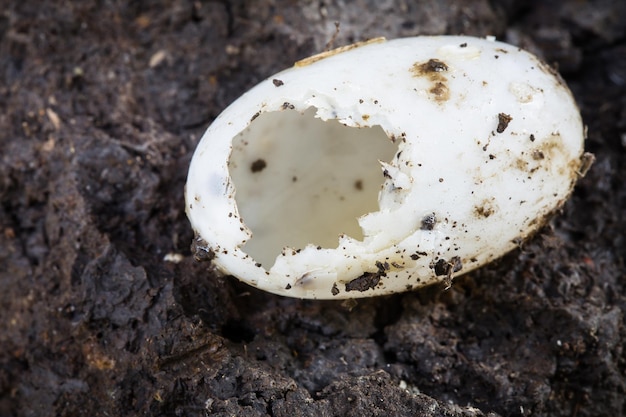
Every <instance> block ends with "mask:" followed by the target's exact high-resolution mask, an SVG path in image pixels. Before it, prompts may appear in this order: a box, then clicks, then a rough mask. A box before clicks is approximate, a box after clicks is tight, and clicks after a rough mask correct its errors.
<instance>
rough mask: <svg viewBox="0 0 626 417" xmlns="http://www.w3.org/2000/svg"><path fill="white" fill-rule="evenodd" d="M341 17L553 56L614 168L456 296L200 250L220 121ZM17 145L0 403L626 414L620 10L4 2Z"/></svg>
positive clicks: (2, 174)
mask: <svg viewBox="0 0 626 417" xmlns="http://www.w3.org/2000/svg"><path fill="white" fill-rule="evenodd" d="M381 4H384V6H382V5H381ZM335 21H339V22H340V32H339V34H338V36H337V37H336V39H335V40H334V45H335V46H339V45H343V44H347V43H349V42H352V41H358V40H362V39H366V38H371V37H375V36H386V37H388V38H395V37H400V36H410V35H418V34H444V33H445V34H459V33H464V34H469V35H479V36H483V35H488V34H491V35H496V36H497V37H498V38H499V39H502V40H506V41H508V42H511V43H514V44H518V45H520V46H523V47H524V48H527V49H529V50H531V51H533V52H535V53H537V54H539V55H540V56H542V57H543V58H544V59H545V60H546V61H548V62H550V63H552V64H554V65H557V66H558V68H559V69H560V71H561V73H562V74H563V76H564V78H565V79H566V81H567V82H568V84H569V85H570V87H571V88H572V90H573V92H574V94H575V96H576V99H577V100H578V102H579V104H580V106H581V109H582V112H583V116H584V119H585V121H586V123H587V124H588V126H589V139H588V142H587V148H588V150H589V151H591V152H593V153H594V154H595V155H596V158H597V161H596V163H595V165H594V166H593V167H592V169H591V170H590V171H589V173H588V175H587V176H586V177H585V178H584V179H583V180H581V181H580V183H579V184H578V187H577V189H576V191H575V193H574V195H573V197H572V199H571V200H570V201H569V202H568V203H567V204H566V206H565V208H564V210H563V212H562V213H561V214H560V215H558V216H557V217H556V218H555V219H554V220H553V221H552V223H551V224H550V225H549V226H548V227H546V228H545V229H544V230H543V231H542V232H541V233H540V234H539V235H538V236H536V237H535V238H533V239H532V240H531V241H529V242H526V243H525V244H524V245H523V246H522V247H521V248H520V250H517V251H515V252H514V253H512V254H510V255H508V256H507V257H505V258H504V259H503V260H501V261H499V262H498V263H496V264H493V265H490V266H488V267H485V268H483V269H482V270H480V271H478V272H476V273H472V274H470V275H468V276H465V277H463V278H459V279H457V280H455V282H454V285H453V286H452V288H450V289H449V290H444V289H443V287H437V286H434V287H429V288H426V289H423V290H420V291H415V292H411V293H406V294H400V295H396V296H390V297H383V298H374V299H367V300H361V301H358V302H357V303H353V304H348V303H337V302H314V301H299V300H293V299H287V298H281V297H277V296H273V295H271V294H266V293H262V292H259V291H256V290H254V289H252V288H249V287H247V286H246V285H244V284H241V283H239V282H237V281H236V280H234V279H232V278H229V277H218V276H216V275H215V274H214V273H212V272H211V271H210V270H209V266H208V265H207V264H206V263H197V262H195V261H194V260H193V258H192V256H191V251H190V243H191V240H192V232H191V229H190V227H189V224H188V222H187V219H186V217H185V213H184V209H183V207H184V204H183V187H184V183H185V176H186V171H187V166H188V163H189V160H190V157H191V154H192V152H193V150H194V147H195V144H196V143H197V141H198V139H199V137H200V135H201V134H202V132H203V130H204V129H205V128H206V126H207V125H208V124H209V123H210V122H211V121H212V120H213V118H214V117H216V116H217V115H218V114H219V112H220V111H221V110H222V109H223V108H224V107H225V106H226V105H227V104H229V103H230V102H231V101H232V100H234V99H235V98H236V97H238V96H239V95H240V94H242V93H243V92H244V91H245V90H246V89H248V88H250V87H251V86H252V85H254V84H255V83H257V82H258V81H260V80H262V79H264V78H266V77H268V76H271V75H272V74H273V73H274V72H276V71H278V70H280V69H282V68H284V67H288V66H290V65H291V64H292V63H293V62H294V61H296V60H298V59H301V58H304V57H306V56H308V55H310V54H313V53H316V52H320V51H322V50H324V48H325V47H326V46H327V43H328V42H329V41H330V40H331V39H332V38H333V34H334V32H335V25H334V22H335ZM0 157H1V160H0V203H1V204H0V415H1V416H77V415H88V416H100V415H102V416H104V415H114V416H138V415H163V416H172V415H176V416H203V415H220V416H230V415H237V416H244V415H245V416H274V417H278V416H290V417H293V416H481V415H496V414H499V415H502V416H522V415H524V416H526V415H528V416H529V415H533V416H535V415H546V416H577V417H578V416H620V415H626V375H625V373H626V353H625V351H624V346H625V345H626V329H625V321H626V320H625V319H626V288H625V286H626V272H625V271H626V267H625V265H624V255H625V254H626V250H625V248H626V240H625V237H624V236H625V231H626V180H625V179H626V164H625V161H626V2H624V1H623V0H590V1H578V0H571V1H565V0H562V1H551V2H545V1H539V0H537V1H523V0H501V1H496V0H492V1H488V0H472V1H464V0H446V1H441V2H434V1H421V0H419V1H414V2H408V1H403V0H391V1H385V2H381V1H374V0H358V1H354V2H339V1H320V0H310V1H306V2H296V1H290V0H264V1H258V0H249V1H232V2H228V1H226V0H224V1H207V2H201V1H191V0H154V1H133V2H126V1H114V0H105V1H73V2H72V1H63V0H58V1H34V0H4V1H3V2H2V6H0ZM167 254H179V255H182V260H181V261H180V262H179V263H174V262H168V261H164V257H165V256H166V255H167Z"/></svg>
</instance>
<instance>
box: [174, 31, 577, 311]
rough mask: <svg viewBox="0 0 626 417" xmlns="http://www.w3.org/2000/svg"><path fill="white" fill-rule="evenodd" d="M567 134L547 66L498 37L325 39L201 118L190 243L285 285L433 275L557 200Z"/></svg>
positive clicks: (471, 259)
mask: <svg viewBox="0 0 626 417" xmlns="http://www.w3.org/2000/svg"><path fill="white" fill-rule="evenodd" d="M583 143H584V128H583V125H582V121H581V117H580V114H579V111H578V108H577V106H576V103H575V101H574V99H573V97H572V94H571V92H570V91H569V90H568V88H567V86H566V85H565V83H564V82H563V80H562V79H561V78H560V77H559V75H558V74H556V73H555V71H554V70H552V69H551V68H550V67H548V66H547V65H546V64H544V63H542V62H541V61H540V60H539V59H537V58H536V57H535V56H533V55H531V54H529V53H528V52H525V51H523V50H521V49H519V48H517V47H515V46H511V45H508V44H505V43H500V42H496V41H493V40H489V39H478V38H472V37H454V36H450V37H448V36H440V37H416V38H406V39H397V40H391V41H386V40H385V39H382V38H380V39H374V40H372V41H368V42H364V43H359V44H354V45H350V46H347V47H342V48H339V49H336V50H333V51H330V52H325V53H323V54H320V55H316V56H312V57H310V58H307V59H304V60H302V61H299V62H297V63H296V64H295V65H294V66H293V67H292V68H289V69H287V70H285V71H282V72H280V73H278V74H276V75H274V76H272V77H270V78H268V79H267V80H265V81H263V82H261V83H260V84H258V85H257V86H256V87H254V88H252V89H251V90H250V91H248V92H247V93H245V94H244V95H243V96H241V97H240V98H239V99H237V100H236V101H235V102H234V103H232V104H231V105H230V106H229V107H228V108H227V109H226V110H224V112H223V113H222V114H221V115H220V116H218V117H217V118H216V119H215V121H214V122H213V123H212V124H211V126H210V127H209V128H208V130H207V131H206V133H205V134H204V136H203V137H202V139H201V141H200V142H199V144H198V147H197V149H196V151H195V153H194V155H193V158H192V161H191V165H190V168H189V176H188V180H187V185H186V191H185V198H186V211H187V215H188V217H189V220H190V222H191V225H192V227H193V230H194V232H195V234H196V238H195V244H194V250H195V252H196V256H197V257H199V258H203V257H204V258H208V259H210V260H211V262H213V264H214V265H215V267H216V268H217V269H218V270H220V271H221V272H222V273H224V274H229V275H233V276H235V277H237V278H239V279H240V280H242V281H244V282H246V283H248V284H250V285H252V286H254V287H257V288H260V289H263V290H266V291H269V292H272V293H275V294H280V295H286V296H292V297H299V298H318V299H333V298H336V299H342V298H355V297H367V296H373V295H382V294H389V293H394V292H400V291H407V290H411V289H414V288H417V287H420V286H423V285H426V284H430V283H433V282H444V283H447V284H449V283H450V282H451V280H452V278H453V276H454V275H459V274H462V273H466V272H468V271H471V270H473V269H475V268H477V267H480V266H481V265H484V264H486V263H488V262H490V261H492V260H494V259H496V258H498V257H501V256H502V255H504V254H505V253H506V252H509V251H510V250H512V249H513V248H515V247H516V246H517V245H518V244H519V243H520V242H521V241H522V240H524V239H525V238H526V237H528V236H529V235H531V234H532V233H533V232H535V231H536V230H537V229H538V228H540V227H541V226H542V225H543V224H544V223H545V221H546V219H548V218H549V217H550V215H551V214H552V213H554V212H555V211H556V210H558V209H559V208H560V207H561V206H562V205H563V204H564V202H565V201H566V199H567V198H568V196H569V195H570V193H571V192H572V188H573V187H574V184H575V183H576V180H577V178H578V176H579V174H580V170H581V169H582V167H583V165H584V161H583V160H584V159H585V158H584V157H583Z"/></svg>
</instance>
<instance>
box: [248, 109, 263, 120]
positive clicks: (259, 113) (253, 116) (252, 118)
mask: <svg viewBox="0 0 626 417" xmlns="http://www.w3.org/2000/svg"><path fill="white" fill-rule="evenodd" d="M260 115H261V112H260V111H258V112H256V113H254V114H253V115H252V117H251V118H250V123H252V122H254V120H255V119H256V118H257V117H259V116H260Z"/></svg>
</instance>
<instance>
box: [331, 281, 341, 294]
mask: <svg viewBox="0 0 626 417" xmlns="http://www.w3.org/2000/svg"><path fill="white" fill-rule="evenodd" d="M330 292H331V293H332V294H333V295H337V294H339V288H337V283H336V282H335V283H334V284H333V287H332V288H331V289H330Z"/></svg>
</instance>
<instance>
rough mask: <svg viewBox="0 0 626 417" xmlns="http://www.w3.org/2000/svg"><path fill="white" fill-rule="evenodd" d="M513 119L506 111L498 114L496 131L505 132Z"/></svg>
mask: <svg viewBox="0 0 626 417" xmlns="http://www.w3.org/2000/svg"><path fill="white" fill-rule="evenodd" d="M511 120H513V118H512V117H511V116H510V115H508V114H506V113H500V114H498V127H497V128H496V132H498V133H502V132H504V131H505V130H506V128H507V127H508V126H509V123H510V122H511Z"/></svg>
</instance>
